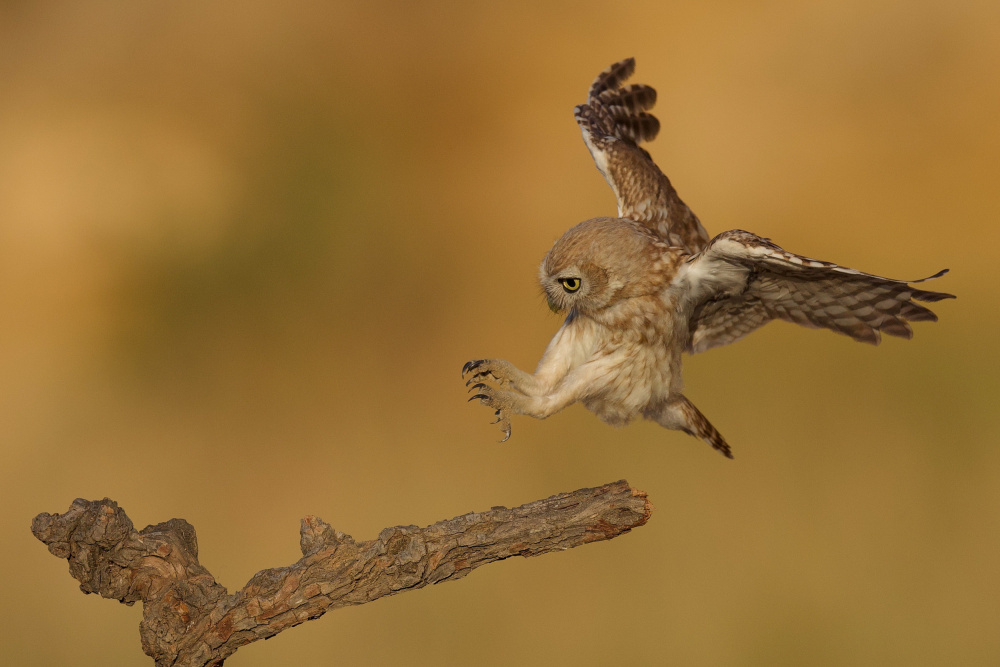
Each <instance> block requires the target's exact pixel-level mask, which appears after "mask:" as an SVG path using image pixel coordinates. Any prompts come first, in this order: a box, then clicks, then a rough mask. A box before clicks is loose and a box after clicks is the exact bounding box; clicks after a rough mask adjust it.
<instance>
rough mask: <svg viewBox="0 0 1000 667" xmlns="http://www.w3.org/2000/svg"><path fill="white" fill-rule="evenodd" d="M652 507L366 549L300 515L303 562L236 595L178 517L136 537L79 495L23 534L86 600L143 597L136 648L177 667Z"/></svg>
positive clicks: (533, 552) (114, 508)
mask: <svg viewBox="0 0 1000 667" xmlns="http://www.w3.org/2000/svg"><path fill="white" fill-rule="evenodd" d="M652 509H653V508H652V505H650V504H649V501H648V500H647V499H646V494H645V493H643V492H642V491H637V490H636V489H632V488H630V487H629V485H628V483H627V482H625V481H624V480H622V481H619V482H614V483H613V484H605V485H604V486H600V487H596V488H593V489H580V490H578V491H573V492H572V493H562V494H559V495H556V496H552V497H551V498H546V499H545V500H536V501H535V502H532V503H528V504H527V505H521V506H520V507H515V508H514V509H507V508H505V507H494V508H493V509H491V510H490V511H488V512H472V513H470V514H465V515H462V516H459V517H455V518H454V519H449V520H447V521H440V522H438V523H435V524H433V525H431V526H428V527H426V528H418V527H417V526H396V527H395V528H386V529H385V530H383V531H382V532H381V533H379V536H378V537H377V538H375V539H374V540H368V541H367V542H355V541H354V540H353V539H352V538H351V536H350V535H345V534H344V533H341V532H340V531H338V530H334V529H333V528H332V527H331V526H330V525H329V524H327V523H325V522H324V521H323V520H322V519H319V518H317V517H314V516H307V517H306V518H304V519H302V525H301V528H300V530H299V535H300V536H299V544H300V546H301V549H302V558H301V559H300V560H299V561H298V562H296V563H294V564H292V565H289V566H287V567H280V568H272V569H269V570H262V571H260V572H258V573H257V574H255V575H254V576H253V577H252V578H251V579H250V581H249V582H248V583H247V585H246V586H244V587H243V588H242V589H241V590H239V591H237V592H235V593H233V594H229V593H228V592H227V591H226V588H225V587H224V586H222V585H221V584H219V583H217V582H216V581H215V578H214V577H212V575H211V574H210V573H209V572H208V570H206V569H205V568H204V567H202V566H201V564H200V563H199V562H198V541H197V537H196V535H195V530H194V527H193V526H191V525H190V524H189V523H188V522H187V521H184V520H183V519H171V520H170V521H167V522H165V523H160V524H156V525H155V526H147V527H146V528H143V529H142V530H141V531H138V532H137V531H136V530H135V528H134V527H133V525H132V521H131V520H129V518H128V516H126V515H125V511H124V510H123V509H121V508H120V507H118V504H117V503H116V502H114V501H113V500H109V499H107V498H105V499H104V500H100V501H97V500H94V501H88V500H83V499H77V500H75V501H73V504H72V505H71V506H70V508H69V510H68V511H67V512H65V513H63V514H48V513H42V514H39V515H38V516H36V517H35V519H34V520H33V521H32V523H31V532H32V533H34V535H35V537H37V538H38V539H39V540H41V541H42V542H44V543H45V544H46V545H48V548H49V551H50V552H51V553H52V554H53V555H54V556H57V557H59V558H66V559H67V560H69V571H70V574H71V575H72V576H73V577H74V578H75V579H77V580H79V581H80V589H81V590H82V591H83V592H84V593H98V594H100V595H101V596H102V597H106V598H113V599H115V600H118V601H119V602H123V603H124V604H127V605H132V604H135V603H136V602H138V601H142V603H143V618H142V623H140V625H139V634H140V637H141V639H142V649H143V651H145V653H146V655H149V656H150V657H152V658H153V659H154V660H155V661H156V664H157V665H159V666H161V667H162V666H166V665H172V666H175V667H177V666H181V665H184V666H189V665H191V666H193V665H198V666H204V665H221V664H222V663H223V662H224V661H225V659H226V658H228V657H229V656H230V655H232V654H233V653H234V652H235V651H236V650H237V649H238V648H239V647H241V646H243V645H245V644H249V643H250V642H253V641H256V640H258V639H267V638H268V637H273V636H274V635H276V634H278V633H279V632H281V631H282V630H285V629H287V628H290V627H292V626H293V625H298V624H299V623H302V622H304V621H307V620H309V619H312V618H318V617H320V616H322V615H323V614H324V613H326V612H327V611H329V610H331V609H337V608H339V607H344V606H347V605H357V604H364V603H365V602H371V601H372V600H376V599H378V598H380V597H382V596H383V595H394V594H395V593H399V592H402V591H406V590H413V589H417V588H422V587H424V586H426V585H427V584H436V583H440V582H442V581H449V580H453V579H460V578H462V577H464V576H465V575H467V574H468V573H469V572H471V571H472V570H473V569H475V568H477V567H479V566H480V565H485V564H487V563H492V562H493V561H497V560H503V559H504V558H510V557H511V556H538V555H541V554H544V553H549V552H550V551H561V550H564V549H569V548H571V547H576V546H579V545H581V544H587V543H588V542H597V541H600V540H609V539H611V538H614V537H617V536H618V535H621V534H623V533H627V532H628V531H629V530H631V529H632V528H635V527H638V526H641V525H643V524H645V523H646V521H647V520H648V519H649V516H650V513H651V512H652Z"/></svg>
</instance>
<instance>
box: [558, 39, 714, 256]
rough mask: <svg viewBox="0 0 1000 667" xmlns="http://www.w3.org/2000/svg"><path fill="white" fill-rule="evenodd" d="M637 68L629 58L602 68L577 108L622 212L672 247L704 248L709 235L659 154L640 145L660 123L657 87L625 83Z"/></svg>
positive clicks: (589, 144)
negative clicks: (660, 163)
mask: <svg viewBox="0 0 1000 667" xmlns="http://www.w3.org/2000/svg"><path fill="white" fill-rule="evenodd" d="M633 71H635V59H633V58H627V59H625V60H622V61H621V62H618V63H615V64H614V65H612V66H611V67H609V68H608V69H606V70H604V71H603V72H601V73H600V74H599V75H598V76H597V78H596V79H595V80H594V83H593V85H591V86H590V93H589V94H588V95H587V103H586V104H581V105H579V106H578V107H576V109H575V110H574V113H575V116H576V122H577V124H579V126H580V130H581V131H582V132H583V140H584V142H585V143H586V144H587V148H588V149H590V154H591V155H592V156H593V157H594V162H595V163H597V168H598V170H600V172H601V173H602V174H603V175H604V178H605V180H607V182H608V184H609V185H610V186H611V189H612V190H614V193H615V197H617V199H618V215H619V217H622V218H629V219H630V220H635V221H636V222H640V223H642V224H643V225H645V226H646V227H649V228H650V229H651V230H653V231H654V232H656V233H657V234H658V235H659V236H660V237H661V238H662V239H663V240H665V241H666V242H667V243H669V244H670V245H672V246H676V247H680V248H684V249H686V250H687V251H688V252H692V253H694V252H698V251H699V250H701V249H702V248H704V247H705V244H706V243H708V233H707V232H705V228H704V227H702V226H701V223H700V222H699V221H698V217H697V216H696V215H695V214H694V213H692V212H691V209H689V208H688V207H687V204H685V203H684V202H683V201H681V198H680V197H678V196H677V191H676V190H674V188H673V186H672V185H671V184H670V180H669V179H667V177H666V176H665V175H664V174H663V172H662V171H660V169H659V167H657V166H656V163H655V162H653V158H651V157H650V156H649V153H647V152H646V151H645V150H643V149H642V148H640V147H639V144H640V143H642V142H643V141H652V140H653V139H654V138H656V134H657V133H658V132H659V131H660V122H659V121H658V120H656V117H655V116H653V115H652V114H650V113H647V111H648V110H649V109H652V108H653V105H654V104H656V91H655V90H653V89H652V88H650V87H649V86H645V85H642V84H629V85H623V84H624V82H625V80H626V79H628V78H629V77H630V76H632V72H633Z"/></svg>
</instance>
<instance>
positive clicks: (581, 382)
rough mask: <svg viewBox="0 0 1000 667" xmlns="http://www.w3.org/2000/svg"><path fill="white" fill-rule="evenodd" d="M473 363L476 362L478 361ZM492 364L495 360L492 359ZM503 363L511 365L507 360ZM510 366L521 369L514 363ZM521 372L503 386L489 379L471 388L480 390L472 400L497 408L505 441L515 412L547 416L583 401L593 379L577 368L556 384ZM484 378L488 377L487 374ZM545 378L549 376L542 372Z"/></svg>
mask: <svg viewBox="0 0 1000 667" xmlns="http://www.w3.org/2000/svg"><path fill="white" fill-rule="evenodd" d="M470 363H472V364H474V363H475V362H470ZM490 363H491V364H492V363H495V362H493V361H492V360H490ZM500 363H502V364H507V362H500ZM507 365H508V366H509V367H510V368H513V369H514V370H515V371H517V369H516V368H514V366H512V365H510V364H507ZM466 366H468V364H466ZM475 368H479V367H475V366H474V367H473V370H474V369H475ZM492 368H494V369H495V368H496V366H492ZM517 372H518V373H520V374H522V375H523V376H524V377H523V378H519V379H518V380H516V381H511V382H508V383H507V384H502V383H500V382H499V381H498V382H497V383H498V384H500V385H501V386H500V387H492V386H490V385H488V384H486V383H485V382H476V383H475V384H472V386H471V387H469V391H470V392H476V393H475V394H474V395H473V396H472V397H471V398H470V399H469V400H470V401H475V400H479V401H480V402H481V403H482V404H483V405H486V406H489V407H491V408H493V409H494V410H496V413H495V414H496V421H494V422H493V423H494V424H500V428H501V430H503V432H504V439H503V440H502V441H501V442H506V441H507V438H509V437H510V415H511V414H518V415H528V416H530V417H535V418H537V419H545V418H546V417H548V416H549V415H553V414H555V413H557V412H559V411H560V410H562V409H563V408H565V407H566V406H568V405H570V404H571V403H574V402H576V401H577V400H579V398H580V396H581V393H582V391H583V389H584V387H586V385H587V384H588V383H589V382H590V381H591V379H592V378H591V376H590V375H589V374H588V373H586V372H583V371H581V370H580V369H577V370H576V371H574V372H571V373H569V374H567V375H565V376H564V377H563V378H562V380H560V381H559V382H557V383H556V384H555V386H548V383H546V382H543V381H542V380H539V379H538V377H536V376H532V375H528V374H527V373H524V372H523V371H517ZM482 377H485V374H484V375H483V376H482ZM542 377H543V378H544V377H545V376H544V375H542ZM476 379H477V378H476V377H475V376H473V378H472V379H471V380H469V382H470V383H471V382H474V381H475V380H476ZM490 379H495V375H494V374H493V373H490ZM525 386H526V387H527V388H529V389H531V390H533V391H534V393H527V392H525V391H523V390H522V389H521V388H522V387H525Z"/></svg>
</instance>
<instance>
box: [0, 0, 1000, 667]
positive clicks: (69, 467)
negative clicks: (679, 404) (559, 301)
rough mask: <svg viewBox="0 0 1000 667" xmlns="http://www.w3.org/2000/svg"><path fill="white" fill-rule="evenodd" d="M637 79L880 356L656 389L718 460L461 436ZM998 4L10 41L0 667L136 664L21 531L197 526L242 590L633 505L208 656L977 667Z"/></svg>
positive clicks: (88, 27) (706, 455) (125, 611)
mask: <svg viewBox="0 0 1000 667" xmlns="http://www.w3.org/2000/svg"><path fill="white" fill-rule="evenodd" d="M627 56H635V57H636V59H637V63H638V68H637V74H636V77H635V81H639V82H642V83H648V84H650V85H652V86H654V87H655V88H657V90H658V91H659V104H658V106H657V108H656V113H657V115H658V116H659V118H660V121H661V123H662V128H663V129H662V130H661V132H660V136H659V138H658V139H657V140H656V141H655V142H653V143H652V144H651V145H650V146H649V148H650V150H651V152H652V154H653V156H654V158H655V159H656V160H657V162H658V163H659V165H660V166H661V167H662V168H663V169H664V171H665V172H666V173H667V174H668V175H669V176H670V177H671V179H672V180H673V182H674V185H675V186H676V187H677V189H678V190H679V192H680V194H681V196H682V197H683V198H684V199H685V201H686V202H687V203H688V204H690V205H691V207H692V208H693V209H694V210H695V211H696V212H697V213H698V215H699V216H700V217H701V220H702V222H703V223H704V225H705V227H706V228H707V229H708V230H709V232H710V234H715V233H718V232H720V231H723V230H726V229H731V228H742V229H748V230H751V231H753V232H755V233H757V234H760V235H762V236H767V237H770V238H772V239H774V240H775V241H776V242H777V243H779V244H780V245H782V246H783V247H785V248H787V249H789V250H792V251H794V252H797V253H801V254H805V255H808V256H811V257H818V258H821V259H826V260H830V261H836V262H839V263H842V264H845V265H848V266H851V267H855V268H858V269H862V270H865V271H869V272H873V273H878V274H880V275H886V276H890V277H896V278H906V279H913V278H920V277H923V276H926V275H929V274H932V273H934V272H935V271H937V270H939V269H941V268H945V267H950V268H951V269H952V273H950V274H949V275H948V276H947V277H945V278H942V279H941V280H938V281H936V282H935V283H934V284H933V287H932V289H938V290H943V291H947V292H952V293H955V294H957V295H958V296H959V299H958V300H957V301H954V302H945V303H940V304H937V306H936V307H935V310H936V311H937V312H938V314H939V315H940V317H941V321H940V322H938V323H936V324H918V325H917V326H916V327H915V329H916V335H915V338H914V340H912V341H909V342H907V341H901V340H898V339H889V340H886V341H885V343H884V344H883V345H882V346H880V347H879V348H873V347H870V346H865V345H860V344H857V343H854V342H852V341H851V340H849V339H847V338H846V337H843V336H837V335H835V334H833V333H830V332H826V331H820V332H817V331H811V330H806V329H802V328H798V327H794V326H792V325H788V324H784V323H777V324H772V325H769V326H768V327H766V328H764V329H763V330H761V331H759V332H757V333H755V334H754V335H752V336H751V337H750V338H748V339H747V340H745V341H742V342H740V343H738V344H736V345H734V346H731V347H727V348H722V349H720V350H715V351H712V352H710V353H707V354H705V355H700V356H698V357H693V358H688V359H687V362H686V379H687V391H686V393H687V395H688V396H689V397H691V399H692V401H693V402H694V403H695V404H696V405H698V406H699V408H700V409H701V410H702V411H703V412H704V413H705V414H706V415H707V416H708V417H709V419H711V420H712V422H713V423H714V424H715V425H716V426H717V427H718V428H719V430H720V431H722V432H723V433H724V434H725V435H726V437H727V439H728V440H729V441H730V442H731V443H732V445H733V448H734V453H735V455H736V460H735V461H727V460H725V459H724V458H723V457H721V456H719V455H718V454H717V453H715V452H713V451H712V450H711V449H710V448H709V447H707V446H706V445H705V444H704V443H702V442H700V441H698V440H695V439H694V438H690V437H688V436H685V435H683V434H681V433H677V432H669V431H666V430H663V429H661V428H659V427H657V426H655V425H653V424H650V423H636V424H633V425H631V426H629V427H627V428H625V429H613V428H610V427H607V426H605V425H603V424H601V423H600V422H599V421H598V420H597V419H596V418H595V417H594V416H593V415H591V414H589V413H588V412H586V411H585V410H584V409H583V408H582V407H580V406H574V407H572V408H570V409H568V410H566V411H565V412H563V413H561V414H558V415H556V416H554V417H552V418H551V419H548V420H546V421H536V420H531V419H528V418H515V419H514V421H513V437H512V438H511V440H510V441H509V442H507V443H506V444H504V445H499V444H497V442H496V441H497V440H498V439H499V438H500V437H501V435H500V433H499V431H497V430H496V427H493V426H489V425H488V422H489V421H490V419H491V418H492V413H491V412H490V411H489V410H487V409H485V408H483V407H482V406H479V405H475V404H472V405H468V404H466V403H465V401H466V395H465V388H464V387H463V385H462V382H461V380H460V379H459V371H460V369H461V367H462V364H463V363H464V362H465V361H467V360H469V359H475V358H480V357H484V356H497V357H502V358H506V359H509V360H511V361H513V362H514V363H516V364H517V365H519V366H521V367H526V368H531V367H533V365H534V364H535V363H536V362H537V360H538V358H539V357H540V355H541V353H542V350H543V349H544V346H545V345H546V343H547V342H548V339H549V337H550V336H551V335H552V333H553V332H554V331H555V330H556V329H557V327H558V326H559V320H558V318H556V317H555V316H553V315H552V314H551V313H549V311H548V309H547V308H546V306H545V302H544V299H542V298H541V296H540V292H539V288H538V287H537V285H536V283H535V275H536V269H537V265H538V262H539V261H540V260H541V258H542V257H543V256H544V254H545V252H546V251H547V250H548V248H549V247H550V246H551V244H552V242H554V241H555V240H556V239H557V238H558V237H559V236H560V235H561V234H562V233H563V231H565V230H566V229H567V228H569V227H570V226H572V225H574V224H576V223H577V222H579V221H581V220H584V219H587V218H591V217H595V216H599V215H613V214H614V211H615V201H614V197H613V195H612V193H611V191H610V189H609V188H608V187H607V185H606V184H605V183H604V181H603V179H602V178H601V176H600V174H599V173H598V172H597V170H596V169H595V168H594V165H593V162H592V161H591V158H590V156H589V155H588V154H587V151H586V148H585V147H584V145H583V143H582V141H581V138H580V133H579V130H578V129H577V127H576V124H575V123H574V121H573V115H572V108H573V106H574V105H575V104H578V103H580V102H582V101H584V99H585V96H586V91H587V88H588V86H589V85H590V82H591V80H592V79H593V77H594V76H595V75H596V74H597V73H598V72H599V71H601V70H602V69H604V68H605V67H606V66H607V65H609V64H610V63H612V62H614V61H617V60H619V59H621V58H624V57H627ZM998 175H1000V4H998V3H996V2H993V1H985V0H984V1H982V2H975V1H972V0H967V1H966V0H957V1H953V2H931V1H917V2H888V1H883V0H876V1H875V2H864V1H861V0H848V1H846V2H845V1H842V0H838V1H836V2H833V1H830V2H793V1H785V2H767V3H737V2H726V1H713V2H697V3H696V2H687V3H672V2H648V3H616V4H614V5H611V4H608V3H547V4H541V5H539V4H534V3H526V4H513V3H504V4H487V3H479V4H473V3H423V4H416V3H404V2H398V3H353V4H344V3H325V4H320V3H317V4H308V3H302V4H298V3H277V2H274V3H245V2H244V3H229V4H225V3H213V4H206V3H194V2H171V3H127V2H92V3H80V4H78V5H76V6H71V5H67V4H59V5H53V4H49V3H29V2H7V3H4V4H2V5H0V318H2V325H0V457H2V458H0V494H2V497H0V498H2V505H0V506H2V508H3V511H2V512H0V536H2V539H0V559H2V564H0V572H2V573H3V574H2V576H3V587H2V588H3V591H4V602H5V604H4V605H3V611H0V645H2V646H3V654H4V660H5V662H7V663H8V664H17V665H69V664H72V665H144V664H151V662H150V661H149V659H148V658H146V657H145V656H144V655H143V654H142V652H141V649H140V644H139V636H138V630H137V626H138V623H139V620H140V617H141V611H140V609H139V607H131V608H128V607H124V606H122V605H119V604H117V603H115V602H112V601H108V600H102V599H99V598H95V597H89V596H84V595H82V594H81V593H80V592H79V590H78V587H77V584H76V582H75V581H73V580H72V579H71V578H70V577H69V575H68V573H67V566H66V562H65V561H62V560H58V559H56V558H54V557H52V556H51V555H50V554H49V553H48V552H47V551H46V549H45V547H44V546H43V545H42V544H41V543H40V542H38V541H36V540H35V539H34V538H33V537H32V536H31V533H30V531H29V525H30V522H31V518H32V517H33V516H34V515H35V514H37V513H39V512H43V511H47V512H63V511H65V510H66V509H67V508H68V507H69V505H70V503H71V502H72V500H73V499H74V498H76V497H84V498H88V499H99V498H102V497H105V496H107V497H110V498H113V499H114V500H116V501H118V502H119V503H120V504H121V505H122V506H123V507H124V508H125V509H126V511H127V512H128V513H129V515H130V517H131V518H132V519H133V520H134V521H135V523H136V525H137V527H142V526H144V525H146V524H149V523H157V522H160V521H165V520H167V519H170V518H172V517H183V518H184V519H187V520H188V521H189V522H190V523H191V524H193V525H194V526H195V528H196V529H197V531H198V539H199V546H200V554H201V561H202V563H203V564H204V565H205V566H206V567H207V568H208V569H209V570H210V571H211V572H212V573H213V574H214V575H215V577H216V578H217V579H218V580H219V581H220V582H221V583H223V584H224V585H226V586H227V587H229V589H230V590H234V589H237V588H239V587H241V586H242V585H243V584H244V583H245V582H246V581H247V579H248V578H249V577H250V576H252V575H253V574H254V573H255V572H256V571H258V570H261V569H263V568H266V567H274V566H280V565H286V564H289V563H292V562H294V561H295V560H297V559H298V558H299V556H300V553H299V550H298V521H299V519H300V518H301V517H303V516H304V515H306V514H316V515H319V516H321V517H322V518H323V519H325V520H326V521H328V522H330V523H331V524H332V525H333V526H335V527H336V528H337V529H339V530H342V531H345V532H347V533H350V534H351V535H353V536H354V537H356V538H357V539H369V538H372V537H374V536H375V535H377V533H378V531H379V530H381V529H382V528H384V527H386V526H392V525H398V524H419V525H426V524H429V523H433V522H435V521H438V520H441V519H445V518H450V517H452V516H455V515H458V514H462V513H465V512H468V511H472V510H483V509H487V508H489V507H490V506H493V505H500V504H503V505H517V504H521V503H524V502H528V501H531V500H535V499H538V498H542V497H546V496H548V495H551V494H553V493H557V492H561V491H571V490H574V489H577V488H580V487H585V486H593V485H597V484H601V483H604V482H610V481H614V480H617V479H620V478H627V479H628V481H629V482H630V483H631V484H632V485H633V486H636V487H638V488H640V489H643V490H645V491H647V492H648V493H649V495H650V498H651V500H652V502H653V504H654V505H655V507H656V510H655V511H654V514H653V518H652V520H651V521H650V523H649V524H648V525H647V526H645V527H643V528H641V529H639V530H636V531H635V532H634V533H632V534H629V535H626V536H624V537H621V538H619V539H616V540H613V541H611V542H606V543H600V544H593V545H588V546H586V547H584V548H580V549H574V550H571V551H568V552H566V553H561V554H554V555H548V556H545V557H543V558H538V559H513V560H510V561H506V562H504V563H500V564H496V565H492V566H490V567H486V568H483V569H481V570H477V571H476V572H475V573H474V574H473V575H472V576H471V577H469V578H468V579H464V580H462V581H460V582H458V583H448V584H446V585H442V586H435V587H433V588H429V589H425V590H422V591H420V592H414V593H407V594H406V595H400V596H396V597H392V598H386V599H382V600H379V601H377V602H375V603H373V604H370V605H364V606H361V607H358V608H353V609H343V610H339V611H336V612H331V613H330V614H328V615H327V616H325V617H323V618H322V619H320V620H316V621H311V622H309V623H306V624H304V625H302V626H300V627H297V628H294V629H292V630H289V631H287V632H284V633H282V634H281V635H279V636H278V637H276V638H275V639H273V640H272V641H268V642H266V643H265V642H259V643H256V644H253V645H250V646H247V647H245V648H243V649H241V650H240V651H239V652H238V653H237V654H236V655H235V656H234V657H233V658H232V659H231V660H230V661H229V662H228V663H227V664H232V665H233V666H234V667H238V666H244V667H248V666H251V665H253V666H256V665H283V664H288V665H292V664H363V665H368V664H370V665H377V664H407V665H423V664H426V665H442V664H482V665H509V664H533V665H543V664H546V665H547V664H624V663H632V664H663V663H671V664H683V665H703V664H704V665H781V664H789V665H793V664H794V665H800V664H810V665H847V664H853V665H859V664H866V665H886V664H906V665H920V664H929V665H935V664H939V665H943V664H956V665H957V664H962V665H973V664H997V663H998V662H1000V633H998V632H997V627H998V621H1000V564H998V563H1000V559H998V552H1000V454H998V451H997V436H998V432H1000V418H998V414H997V402H998V398H1000V380H998V376H997V369H998V354H997V341H996V333H995V332H996V331H997V329H998V326H1000V311H998V308H997V298H996V295H995V288H994V286H993V283H994V281H995V279H996V277H997V273H998V271H997V250H996V249H997V248H998V247H1000V238H998V237H1000V234H998V231H997V229H998V225H997V221H998V219H1000V196H998V185H997V184H998Z"/></svg>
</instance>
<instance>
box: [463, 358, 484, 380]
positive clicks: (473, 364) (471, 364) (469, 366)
mask: <svg viewBox="0 0 1000 667" xmlns="http://www.w3.org/2000/svg"><path fill="white" fill-rule="evenodd" d="M484 361H485V359H476V360H474V361H467V362H465V365H464V366H462V377H463V378H464V377H465V374H466V373H468V372H469V371H473V370H475V369H477V368H479V366H480V365H481V364H482V363H483V362H484Z"/></svg>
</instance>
